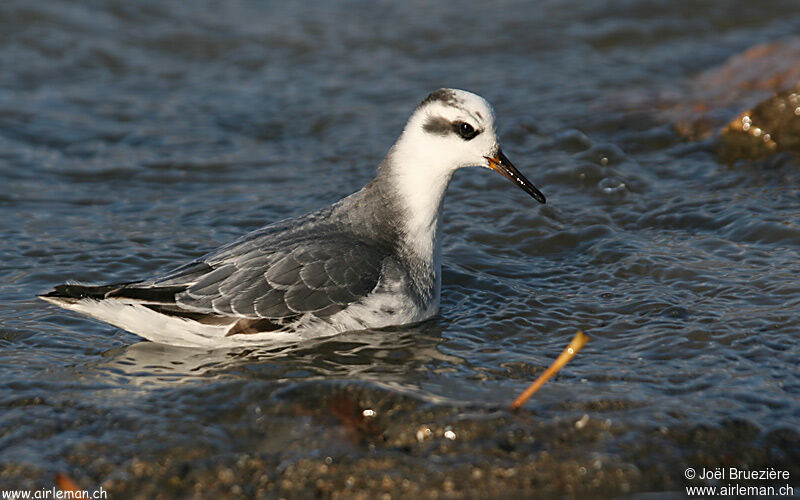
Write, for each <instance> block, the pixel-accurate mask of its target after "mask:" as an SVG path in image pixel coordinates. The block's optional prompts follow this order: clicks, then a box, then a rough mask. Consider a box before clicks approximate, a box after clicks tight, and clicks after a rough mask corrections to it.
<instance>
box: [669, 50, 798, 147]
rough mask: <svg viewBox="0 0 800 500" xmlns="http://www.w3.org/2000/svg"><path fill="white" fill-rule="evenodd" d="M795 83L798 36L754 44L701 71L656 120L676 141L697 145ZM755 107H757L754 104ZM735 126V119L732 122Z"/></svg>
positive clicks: (796, 80)
mask: <svg viewBox="0 0 800 500" xmlns="http://www.w3.org/2000/svg"><path fill="white" fill-rule="evenodd" d="M798 81H800V37H794V38H789V39H785V40H780V41H776V42H769V43H764V44H760V45H756V46H754V47H751V48H750V49H747V50H746V51H744V52H742V53H740V54H737V55H735V56H733V57H731V58H730V59H728V61H726V62H725V63H724V64H722V65H721V66H719V67H716V68H712V69H709V70H707V71H704V72H703V73H701V74H699V75H698V76H697V77H695V78H694V79H693V80H692V81H691V82H690V84H689V88H688V90H687V91H686V94H683V95H682V96H681V97H680V98H679V101H678V102H677V103H675V104H674V105H673V106H666V107H665V108H664V109H663V110H662V111H661V115H662V116H663V117H665V118H666V119H667V120H668V121H670V122H672V123H673V124H674V127H675V131H676V132H677V133H678V135H680V136H681V137H684V138H687V139H691V140H697V139H704V138H707V137H709V136H711V135H712V134H713V133H715V132H716V131H717V130H719V128H720V127H723V126H724V125H725V124H726V123H729V122H730V120H731V119H732V118H733V117H735V116H737V114H739V113H741V111H742V110H743V109H749V108H753V106H756V104H757V103H759V102H760V101H762V100H764V99H767V100H769V96H770V95H773V94H775V93H776V92H783V91H785V90H786V89H789V88H793V86H794V85H796V84H797V82H798ZM759 106H760V105H759ZM734 121H735V120H734Z"/></svg>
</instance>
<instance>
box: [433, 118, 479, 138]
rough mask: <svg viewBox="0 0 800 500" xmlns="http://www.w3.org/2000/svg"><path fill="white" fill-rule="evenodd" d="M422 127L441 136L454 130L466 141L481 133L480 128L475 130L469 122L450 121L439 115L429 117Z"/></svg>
mask: <svg viewBox="0 0 800 500" xmlns="http://www.w3.org/2000/svg"><path fill="white" fill-rule="evenodd" d="M422 128H423V130H425V132H429V133H431V134H436V135H442V136H444V135H447V134H449V133H451V132H455V133H456V135H458V136H459V137H461V138H462V139H464V140H466V141H468V140H470V139H472V138H473V137H475V136H476V135H478V134H480V133H481V132H480V130H475V129H474V128H473V127H472V125H470V124H469V123H466V122H462V121H455V122H451V121H448V120H446V119H444V118H442V117H441V116H435V117H431V118H429V119H428V121H426V122H425V124H424V125H423V126H422Z"/></svg>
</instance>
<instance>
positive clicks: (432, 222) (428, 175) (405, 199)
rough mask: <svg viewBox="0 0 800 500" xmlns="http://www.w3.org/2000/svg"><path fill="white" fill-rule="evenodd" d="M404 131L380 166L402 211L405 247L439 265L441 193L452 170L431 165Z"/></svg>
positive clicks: (442, 200)
mask: <svg viewBox="0 0 800 500" xmlns="http://www.w3.org/2000/svg"><path fill="white" fill-rule="evenodd" d="M414 142H415V141H413V140H409V138H408V137H407V136H406V135H405V134H404V135H403V136H401V137H400V139H399V140H398V141H397V143H396V144H395V146H394V147H393V148H392V151H391V152H390V155H389V158H387V162H386V164H385V166H384V168H385V169H386V171H385V172H384V175H386V176H387V180H388V182H389V183H390V184H391V185H392V186H393V187H394V189H396V191H397V195H398V201H399V203H401V205H402V207H403V209H404V211H405V220H404V224H403V238H404V239H405V242H404V243H405V246H406V248H408V249H409V250H411V251H413V252H414V253H415V254H416V255H417V257H419V258H421V259H423V260H424V261H426V262H431V261H433V263H434V265H435V267H436V268H437V269H438V267H439V252H440V248H441V231H440V225H441V216H442V206H443V204H444V194H445V191H447V186H448V184H450V179H451V178H452V177H453V172H454V171H455V169H452V168H447V166H444V165H436V164H432V160H431V155H426V154H425V149H424V148H419V147H415V144H414Z"/></svg>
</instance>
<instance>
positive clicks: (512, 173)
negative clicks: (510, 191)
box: [484, 149, 546, 203]
mask: <svg viewBox="0 0 800 500" xmlns="http://www.w3.org/2000/svg"><path fill="white" fill-rule="evenodd" d="M484 158H486V159H487V160H489V167H490V168H491V169H492V170H495V171H497V172H499V173H500V175H502V176H503V177H505V178H506V179H508V180H510V181H511V182H513V183H514V184H516V185H517V186H519V187H520V188H522V190H523V191H525V192H526V193H528V194H529V195H531V196H533V197H534V198H535V199H536V201H538V202H539V203H545V201H546V200H545V197H544V195H543V194H542V192H541V191H539V190H538V189H536V186H534V185H533V183H532V182H531V181H529V180H528V179H526V178H525V176H524V175H522V174H521V173H519V170H517V167H515V166H514V165H513V164H512V163H511V161H510V160H509V159H508V158H506V155H504V154H503V152H502V151H500V150H499V149H498V150H497V154H496V155H495V156H485V157H484Z"/></svg>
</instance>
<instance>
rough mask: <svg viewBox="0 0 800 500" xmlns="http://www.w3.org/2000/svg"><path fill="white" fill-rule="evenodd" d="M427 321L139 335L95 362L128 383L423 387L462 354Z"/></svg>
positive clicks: (104, 372)
mask: <svg viewBox="0 0 800 500" xmlns="http://www.w3.org/2000/svg"><path fill="white" fill-rule="evenodd" d="M431 330H432V329H430V328H426V327H425V326H417V327H412V328H406V329H387V330H368V331H363V332H349V333H345V334H341V335H338V336H335V337H331V338H326V339H311V340H307V341H302V342H293V343H287V344H284V345H278V346H266V347H237V348H228V349H215V350H205V349H193V348H186V347H176V346H168V345H162V344H156V343H153V342H147V341H143V342H139V343H137V344H133V345H130V346H126V347H122V348H116V349H112V350H109V351H107V352H106V353H104V355H103V357H102V359H101V360H100V361H99V362H98V363H97V364H96V365H95V366H94V369H95V370H97V371H98V372H99V374H101V375H102V376H104V377H109V376H110V378H111V380H115V381H116V382H118V383H122V384H131V385H141V386H160V385H168V386H171V385H174V384H176V383H181V382H191V381H196V380H199V379H207V378H223V379H224V378H238V379H262V380H268V381H273V382H287V381H293V380H294V381H303V380H317V379H332V378H333V379H336V378H338V379H349V380H358V381H367V382H377V383H380V384H397V385H400V386H411V387H416V385H417V383H418V382H419V381H420V379H422V378H424V375H425V373H426V372H428V371H429V370H430V369H432V368H433V367H434V365H436V366H440V365H461V364H463V363H464V360H463V359H462V358H461V357H458V356H455V355H452V354H446V353H445V352H443V351H442V350H441V349H440V344H441V343H442V342H443V341H444V339H443V338H442V337H441V335H440V334H437V333H436V332H435V331H431Z"/></svg>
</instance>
